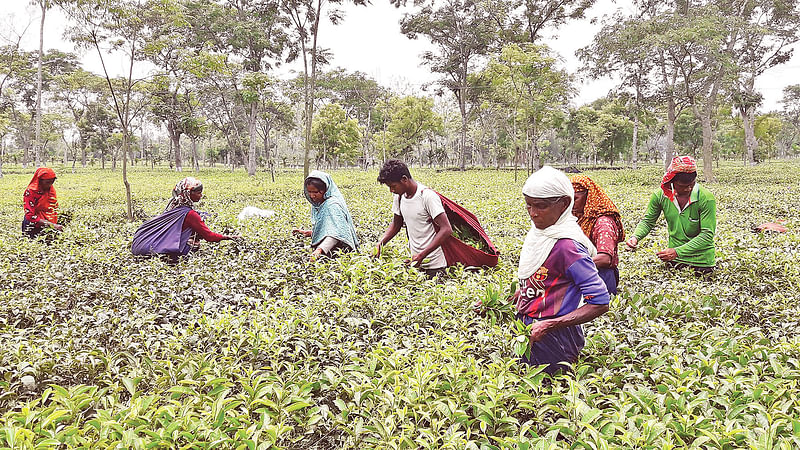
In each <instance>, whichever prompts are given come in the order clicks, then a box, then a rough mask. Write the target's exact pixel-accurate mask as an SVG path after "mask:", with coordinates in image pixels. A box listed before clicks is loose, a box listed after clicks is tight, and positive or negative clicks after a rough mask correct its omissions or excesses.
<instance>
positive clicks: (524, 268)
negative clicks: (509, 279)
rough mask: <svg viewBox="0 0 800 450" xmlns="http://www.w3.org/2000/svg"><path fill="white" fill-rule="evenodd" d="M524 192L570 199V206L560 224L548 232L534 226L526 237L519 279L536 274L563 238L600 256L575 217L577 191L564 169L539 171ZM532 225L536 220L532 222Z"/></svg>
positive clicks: (530, 195) (518, 272) (534, 195)
mask: <svg viewBox="0 0 800 450" xmlns="http://www.w3.org/2000/svg"><path fill="white" fill-rule="evenodd" d="M522 193H523V194H525V195H526V196H528V197H532V198H549V197H563V196H565V195H566V196H569V199H570V202H569V207H568V208H567V209H566V210H565V211H564V213H563V214H561V217H559V218H558V220H557V221H556V223H554V224H553V225H550V226H549V227H547V228H545V229H544V230H540V229H538V228H536V225H533V224H531V229H530V231H528V235H527V236H525V243H523V244H522V251H521V252H520V255H519V269H518V271H517V276H518V277H519V278H520V279H527V278H529V277H530V276H531V275H533V274H534V273H535V272H536V271H537V270H539V267H541V266H542V264H544V261H545V260H546V259H547V257H548V256H549V255H550V251H551V250H553V246H555V245H556V242H557V241H558V240H559V239H564V238H568V239H573V240H575V241H578V242H580V243H581V245H583V246H584V247H586V248H587V249H588V250H589V255H590V256H592V257H594V256H595V255H596V254H597V249H595V247H594V245H592V242H591V241H590V240H589V238H588V237H586V235H585V234H584V233H583V230H581V227H580V226H579V225H578V219H577V218H575V216H573V215H572V204H573V203H574V202H575V190H574V189H573V188H572V183H571V182H570V181H569V178H567V176H566V175H564V173H563V172H561V171H560V170H556V169H554V168H552V167H550V166H544V167H542V168H541V169H539V170H537V171H536V172H534V173H533V174H531V176H530V177H528V180H527V181H525V185H524V186H523V187H522ZM531 222H532V221H531Z"/></svg>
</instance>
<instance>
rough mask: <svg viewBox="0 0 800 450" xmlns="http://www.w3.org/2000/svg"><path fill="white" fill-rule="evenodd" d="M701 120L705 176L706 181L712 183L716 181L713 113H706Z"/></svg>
mask: <svg viewBox="0 0 800 450" xmlns="http://www.w3.org/2000/svg"><path fill="white" fill-rule="evenodd" d="M700 122H701V123H702V125H703V178H705V182H706V183H711V182H713V181H714V159H713V158H714V155H713V148H714V147H713V145H714V142H713V138H714V130H713V128H712V126H711V115H710V114H708V115H705V114H704V115H703V118H702V119H701V120H700Z"/></svg>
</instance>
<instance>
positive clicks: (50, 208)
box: [28, 167, 58, 223]
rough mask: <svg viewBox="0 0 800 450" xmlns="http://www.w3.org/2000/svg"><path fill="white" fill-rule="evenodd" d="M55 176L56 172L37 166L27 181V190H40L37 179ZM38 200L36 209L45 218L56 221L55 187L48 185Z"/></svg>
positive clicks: (56, 200)
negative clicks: (29, 180) (31, 177)
mask: <svg viewBox="0 0 800 450" xmlns="http://www.w3.org/2000/svg"><path fill="white" fill-rule="evenodd" d="M55 178H56V173H55V172H54V171H53V169H51V168H49V167H39V168H38V169H36V172H34V174H33V179H31V182H30V183H28V190H30V191H32V192H37V191H38V192H41V189H39V180H53V179H55ZM44 194H45V195H43V196H42V197H41V198H40V199H39V201H38V202H37V203H36V211H37V212H38V213H39V214H40V215H41V216H42V217H44V218H45V219H47V220H48V221H50V222H53V223H56V222H57V221H58V213H57V212H56V211H57V210H58V199H57V197H56V188H55V187H54V186H50V189H49V190H48V191H47V192H44Z"/></svg>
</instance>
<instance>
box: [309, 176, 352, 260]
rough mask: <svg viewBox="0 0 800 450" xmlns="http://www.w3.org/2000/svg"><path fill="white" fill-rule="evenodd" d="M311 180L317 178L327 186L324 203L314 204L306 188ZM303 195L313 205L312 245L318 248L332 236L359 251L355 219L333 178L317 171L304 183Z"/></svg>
mask: <svg viewBox="0 0 800 450" xmlns="http://www.w3.org/2000/svg"><path fill="white" fill-rule="evenodd" d="M309 178H316V179H318V180H320V181H322V182H323V183H324V184H325V186H326V188H327V189H326V191H325V195H324V200H323V201H322V203H314V202H313V201H311V197H310V196H309V195H308V189H307V187H306V185H307V183H308V179H309ZM303 193H305V195H306V200H308V202H309V203H311V221H312V222H313V225H312V228H311V245H312V246H315V247H316V246H317V245H319V243H320V242H322V240H323V239H325V236H331V237H334V238H336V239H338V240H339V241H341V242H343V243H345V244H347V245H348V246H349V247H350V248H352V249H353V250H358V237H356V229H355V227H354V226H353V218H352V217H351V216H350V211H349V210H348V209H347V202H345V201H344V197H343V196H342V193H341V192H339V188H338V187H336V183H334V182H333V178H331V176H330V175H329V174H327V173H325V172H322V171H319V170H315V171H313V172H311V174H309V175H308V178H306V179H305V180H304V181H303Z"/></svg>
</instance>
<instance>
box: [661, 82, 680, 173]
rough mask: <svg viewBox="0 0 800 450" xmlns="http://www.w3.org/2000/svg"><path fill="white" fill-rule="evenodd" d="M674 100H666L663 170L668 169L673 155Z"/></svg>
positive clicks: (675, 115) (675, 117)
mask: <svg viewBox="0 0 800 450" xmlns="http://www.w3.org/2000/svg"><path fill="white" fill-rule="evenodd" d="M676 119H677V114H675V100H673V99H672V98H669V99H667V135H666V136H665V139H664V140H665V141H666V142H665V144H666V148H665V149H664V150H665V151H664V170H667V169H668V168H669V164H670V163H671V162H672V155H673V154H674V153H675V120H676Z"/></svg>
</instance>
